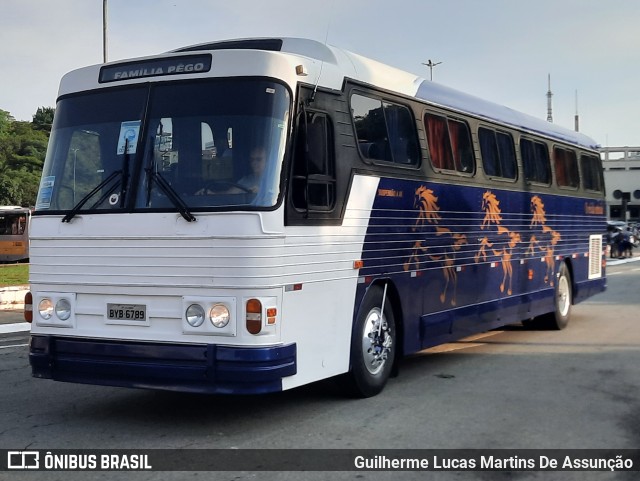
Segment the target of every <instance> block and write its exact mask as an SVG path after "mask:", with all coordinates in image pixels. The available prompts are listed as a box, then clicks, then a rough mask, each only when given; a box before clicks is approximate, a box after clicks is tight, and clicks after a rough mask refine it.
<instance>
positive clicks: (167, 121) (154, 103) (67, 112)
mask: <svg viewBox="0 0 640 481" xmlns="http://www.w3.org/2000/svg"><path fill="white" fill-rule="evenodd" d="M289 108H290V96H289V92H288V90H287V89H286V88H285V87H284V86H283V85H281V84H279V83H276V82H274V81H271V80H265V79H212V80H209V81H202V82H189V83H187V82H171V83H161V84H145V85H143V86H133V87H129V88H126V89H123V88H119V89H108V90H104V91H98V92H96V91H93V92H90V93H83V94H80V95H74V96H69V97H65V98H62V99H61V100H60V101H59V102H58V105H57V109H56V116H55V120H54V126H53V131H52V135H51V141H50V146H49V149H48V151H47V158H46V161H45V166H44V172H43V177H42V182H41V185H40V191H39V193H38V201H37V204H36V211H38V212H43V211H44V212H67V213H68V212H73V214H72V215H75V213H77V212H100V211H109V212H114V211H116V212H117V211H123V212H132V211H144V210H160V211H172V210H176V209H178V210H181V211H182V210H184V209H188V210H189V211H203V210H235V209H252V208H264V207H271V206H274V205H275V204H276V202H277V200H278V196H279V194H280V173H281V167H282V158H283V154H284V146H285V142H286V132H287V126H288V122H289ZM181 206H182V207H183V208H184V209H181Z"/></svg>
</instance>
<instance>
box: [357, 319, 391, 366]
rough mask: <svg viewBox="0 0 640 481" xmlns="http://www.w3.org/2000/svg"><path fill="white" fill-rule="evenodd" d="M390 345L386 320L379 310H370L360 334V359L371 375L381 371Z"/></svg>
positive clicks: (389, 350)
mask: <svg viewBox="0 0 640 481" xmlns="http://www.w3.org/2000/svg"><path fill="white" fill-rule="evenodd" d="M392 345H393V339H392V336H391V332H390V329H389V324H388V323H387V320H386V319H385V318H384V317H383V316H382V315H381V312H380V309H379V308H377V307H376V308H374V309H371V311H370V312H369V314H368V315H367V319H366V320H365V325H364V330H363V333H362V358H363V359H364V365H365V367H366V368H367V370H368V371H369V372H370V373H371V374H378V373H379V372H380V371H382V369H383V368H384V366H385V364H386V362H387V360H388V358H389V353H390V352H391V346H392Z"/></svg>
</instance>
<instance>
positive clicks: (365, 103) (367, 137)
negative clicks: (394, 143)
mask: <svg viewBox="0 0 640 481" xmlns="http://www.w3.org/2000/svg"><path fill="white" fill-rule="evenodd" d="M351 112H352V116H353V121H354V124H355V127H356V136H357V138H358V147H359V148H360V153H361V154H362V156H363V157H364V158H366V159H371V160H386V161H391V149H390V147H389V140H388V137H387V127H386V125H385V121H384V113H383V110H382V101H381V100H378V99H372V98H369V97H364V96H362V95H352V96H351Z"/></svg>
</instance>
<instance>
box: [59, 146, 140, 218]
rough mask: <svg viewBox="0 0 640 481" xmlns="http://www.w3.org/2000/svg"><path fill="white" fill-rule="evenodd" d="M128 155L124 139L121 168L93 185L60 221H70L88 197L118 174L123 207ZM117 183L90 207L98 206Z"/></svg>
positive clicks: (127, 173)
mask: <svg viewBox="0 0 640 481" xmlns="http://www.w3.org/2000/svg"><path fill="white" fill-rule="evenodd" d="M129 155H130V154H129V139H125V140H124V158H123V159H122V169H120V170H116V171H115V172H113V173H112V174H111V175H110V176H109V177H107V178H106V179H104V180H103V181H102V182H100V183H99V184H98V185H97V186H96V187H94V189H93V190H92V191H91V192H89V193H88V194H87V195H85V196H84V197H83V198H82V199H80V202H78V203H77V204H76V205H75V206H73V209H71V210H70V211H69V212H68V213H67V215H65V216H64V217H63V218H62V222H71V219H73V218H74V217H75V216H76V214H77V213H78V212H80V209H82V207H83V206H84V205H85V204H86V203H87V202H89V199H91V198H92V197H93V196H94V195H95V194H96V193H97V192H99V191H100V190H101V189H102V188H103V187H105V186H107V185H109V182H111V181H112V180H113V179H115V178H116V177H118V176H122V181H121V182H120V184H121V188H120V207H123V206H124V199H125V195H126V194H127V183H128V182H129ZM117 185H118V184H117V183H115V184H113V186H111V188H110V189H108V190H107V192H106V193H105V194H103V195H102V196H101V197H100V198H99V199H98V201H97V202H96V203H94V204H93V205H92V206H91V208H92V209H94V208H96V207H97V206H99V205H100V204H102V203H103V202H104V201H105V199H106V198H107V197H109V196H110V195H111V194H112V193H113V190H114V189H115V188H116V186H117Z"/></svg>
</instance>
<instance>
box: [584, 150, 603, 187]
mask: <svg viewBox="0 0 640 481" xmlns="http://www.w3.org/2000/svg"><path fill="white" fill-rule="evenodd" d="M584 161H587V162H588V163H589V165H588V167H589V169H588V170H589V171H591V173H590V174H589V175H585V165H584ZM589 161H591V162H589ZM578 162H579V168H580V172H581V174H582V175H581V176H580V180H581V185H582V188H583V189H584V190H586V191H589V192H599V193H603V192H604V172H603V170H602V160H601V159H600V156H598V155H596V154H593V153H587V152H580V160H579V161H578ZM593 174H595V178H596V179H597V184H598V188H597V189H593V188H591V184H590V185H586V182H585V181H586V179H588V178H591V177H593Z"/></svg>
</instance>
